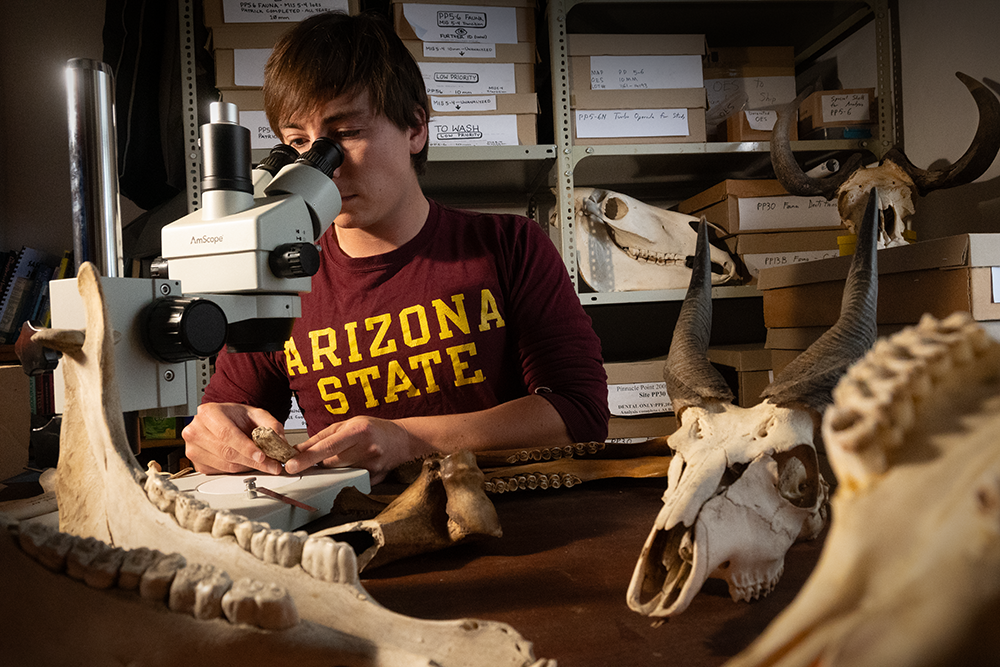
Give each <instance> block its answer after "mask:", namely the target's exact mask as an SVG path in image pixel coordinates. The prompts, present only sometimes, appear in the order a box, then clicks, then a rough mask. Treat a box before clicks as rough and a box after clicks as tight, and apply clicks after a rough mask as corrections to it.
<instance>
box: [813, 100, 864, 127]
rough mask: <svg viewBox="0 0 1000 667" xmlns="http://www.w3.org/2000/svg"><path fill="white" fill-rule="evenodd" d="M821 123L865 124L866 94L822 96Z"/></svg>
mask: <svg viewBox="0 0 1000 667" xmlns="http://www.w3.org/2000/svg"><path fill="white" fill-rule="evenodd" d="M821 97H822V100H821V101H822V106H823V122H824V123H843V122H854V123H857V122H861V123H864V122H867V121H868V119H869V118H870V117H871V116H870V115H869V111H868V93H841V94H831V95H822V96H821Z"/></svg>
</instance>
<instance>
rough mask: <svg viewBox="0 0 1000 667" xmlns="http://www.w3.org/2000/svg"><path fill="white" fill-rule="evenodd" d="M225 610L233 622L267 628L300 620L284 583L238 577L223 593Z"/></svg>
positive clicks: (291, 624)
mask: <svg viewBox="0 0 1000 667" xmlns="http://www.w3.org/2000/svg"><path fill="white" fill-rule="evenodd" d="M222 609H223V611H224V612H225V614H226V618H228V619H229V620H230V621H231V622H233V623H244V624H247V625H254V626H257V627H259V628H263V629H265V630H284V629H286V628H290V627H292V626H293V625H295V624H296V623H298V622H299V614H298V611H297V610H296V608H295V604H294V602H293V601H292V599H291V597H289V595H288V591H286V590H285V589H284V588H282V587H281V586H277V585H274V584H265V583H262V582H260V581H255V580H252V579H237V580H236V581H235V582H234V583H233V585H232V587H231V588H230V589H229V590H228V591H227V592H226V594H225V595H223V596H222Z"/></svg>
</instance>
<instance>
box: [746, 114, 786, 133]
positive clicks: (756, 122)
mask: <svg viewBox="0 0 1000 667" xmlns="http://www.w3.org/2000/svg"><path fill="white" fill-rule="evenodd" d="M743 113H744V115H745V116H746V117H747V125H749V126H750V129H751V130H758V131H760V132H770V131H771V130H773V129H774V124H775V123H776V122H777V120H778V112H777V111H771V110H768V109H757V110H750V111H744V112H743Z"/></svg>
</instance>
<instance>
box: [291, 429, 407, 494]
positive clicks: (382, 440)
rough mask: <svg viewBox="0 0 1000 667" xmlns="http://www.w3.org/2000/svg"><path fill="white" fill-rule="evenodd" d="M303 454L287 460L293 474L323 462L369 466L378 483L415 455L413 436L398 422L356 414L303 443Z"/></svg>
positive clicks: (372, 476)
mask: <svg viewBox="0 0 1000 667" xmlns="http://www.w3.org/2000/svg"><path fill="white" fill-rule="evenodd" d="M298 449H299V450H300V453H299V454H298V455H297V456H295V457H294V458H292V459H290V460H289V461H287V462H286V463H285V471H286V472H288V473H290V474H296V473H299V472H302V471H303V470H305V469H306V468H309V467H311V466H314V465H320V466H322V467H324V468H365V469H367V470H368V472H369V474H370V476H371V481H372V483H373V484H377V483H378V482H380V481H382V480H383V479H384V478H385V476H386V474H388V472H389V471H390V470H392V469H393V468H395V467H397V466H399V465H402V464H403V463H406V462H407V461H409V460H411V459H412V458H414V456H413V455H412V454H411V451H410V449H411V447H410V435H409V433H407V431H406V429H405V428H403V427H402V426H401V425H399V424H398V423H397V422H394V421H389V420H386V419H375V418H374V417H353V418H351V419H348V420H346V421H343V422H339V423H336V424H331V425H330V426H328V427H326V428H325V429H323V430H322V431H320V432H319V433H317V434H316V435H314V436H313V437H311V438H309V439H308V440H306V441H305V442H304V443H302V444H301V445H299V447H298Z"/></svg>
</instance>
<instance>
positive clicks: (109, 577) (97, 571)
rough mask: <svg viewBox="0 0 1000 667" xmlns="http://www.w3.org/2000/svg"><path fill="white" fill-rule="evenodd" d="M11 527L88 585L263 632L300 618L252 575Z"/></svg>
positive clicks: (283, 597)
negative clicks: (237, 577) (131, 593)
mask: <svg viewBox="0 0 1000 667" xmlns="http://www.w3.org/2000/svg"><path fill="white" fill-rule="evenodd" d="M15 530H16V531H17V540H18V543H19V545H20V547H21V549H22V550H23V551H24V552H25V553H26V554H28V555H29V556H30V557H32V558H34V559H35V560H37V561H38V562H40V563H41V564H42V565H44V566H45V567H46V568H48V569H50V570H52V571H54V572H57V573H64V574H66V575H67V576H69V577H71V578H73V579H77V580H82V581H83V582H84V583H86V584H87V585H88V586H90V587H91V588H97V589H106V588H111V587H112V586H114V585H115V583H116V582H117V584H118V588H119V589H122V590H127V591H136V589H138V593H139V595H140V596H141V597H142V598H144V599H146V600H149V601H152V602H158V603H166V604H167V606H168V607H169V608H170V610H171V611H173V612H177V613H184V614H188V615H191V616H194V617H195V618H197V619H199V620H211V619H215V618H221V617H222V616H223V615H225V617H226V618H227V619H228V620H229V621H230V622H232V623H242V624H247V625H253V626H255V627H259V628H262V629H265V630H285V629H288V628H290V627H292V626H294V625H296V624H298V622H299V615H298V610H297V609H296V607H295V602H294V601H293V600H292V598H291V596H289V594H288V591H287V590H286V589H285V588H283V587H281V586H278V585H277V584H270V583H262V582H259V581H254V580H251V579H240V580H239V581H237V582H235V583H234V582H233V581H232V579H231V578H230V577H229V575H228V574H227V573H226V572H225V571H223V570H220V569H218V568H216V567H215V566H213V565H206V564H200V563H192V564H187V563H186V560H185V559H184V557H183V556H181V555H180V554H163V553H162V552H160V551H157V550H155V549H149V548H146V547H140V548H138V549H132V550H127V551H126V550H125V549H121V548H120V547H112V546H111V545H109V544H106V543H105V542H102V541H100V540H98V539H96V538H93V537H87V538H81V537H77V536H75V535H70V534H69V533H62V532H59V531H57V530H54V529H52V528H50V527H48V526H45V525H43V524H38V523H21V524H19V525H17V527H16V529H15ZM313 541H317V542H318V541H319V540H313ZM327 541H330V542H332V540H329V539H328V538H327ZM345 548H346V549H347V550H348V551H351V549H350V547H347V546H345ZM351 553H352V554H353V551H351Z"/></svg>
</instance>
